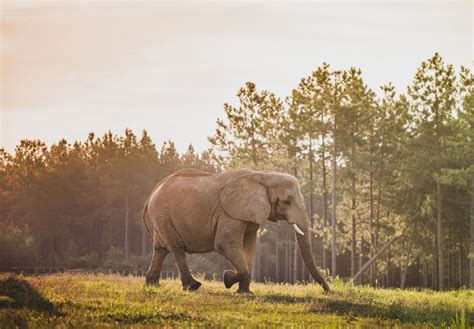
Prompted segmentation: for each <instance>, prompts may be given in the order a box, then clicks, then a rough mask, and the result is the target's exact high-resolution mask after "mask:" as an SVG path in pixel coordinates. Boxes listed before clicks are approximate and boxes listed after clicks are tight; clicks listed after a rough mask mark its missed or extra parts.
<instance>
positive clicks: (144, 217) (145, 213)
mask: <svg viewBox="0 0 474 329" xmlns="http://www.w3.org/2000/svg"><path fill="white" fill-rule="evenodd" d="M149 201H150V198H148V200H146V203H145V206H144V207H143V212H142V221H143V225H145V228H146V231H147V232H148V236H149V237H150V239H151V240H153V235H152V234H151V230H150V226H148V222H147V220H146V217H147V215H148V202H149Z"/></svg>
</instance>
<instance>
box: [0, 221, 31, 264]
mask: <svg viewBox="0 0 474 329" xmlns="http://www.w3.org/2000/svg"><path fill="white" fill-rule="evenodd" d="M35 259H36V249H35V245H34V240H33V237H32V236H31V234H30V232H29V229H28V227H23V228H20V227H17V226H13V225H10V224H3V225H2V229H1V230H0V268H9V267H13V266H31V265H33V264H34V262H35Z"/></svg>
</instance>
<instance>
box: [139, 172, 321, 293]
mask: <svg viewBox="0 0 474 329" xmlns="http://www.w3.org/2000/svg"><path fill="white" fill-rule="evenodd" d="M147 215H149V217H150V219H151V221H152V222H153V226H154V234H153V237H152V238H153V246H154V248H153V256H152V260H151V265H150V268H149V270H148V272H147V274H146V283H147V284H157V283H158V282H159V278H160V272H161V265H162V263H163V260H164V258H165V257H166V255H167V254H168V253H169V252H171V253H172V254H173V256H174V258H175V260H176V263H177V265H178V268H179V272H180V277H181V282H182V285H183V289H185V290H191V291H192V290H197V289H198V288H199V287H200V286H201V283H200V282H198V281H196V280H195V279H194V278H193V276H192V275H191V272H190V271H189V268H188V265H187V263H186V253H190V254H192V253H206V252H210V251H217V252H219V253H220V254H222V255H223V256H224V257H225V258H227V259H228V260H229V262H230V263H231V264H232V265H233V266H234V267H235V271H230V270H227V271H225V272H224V283H225V286H226V287H227V288H230V287H232V285H234V284H235V283H237V282H238V283H239V289H238V292H242V293H248V292H250V290H249V286H250V278H251V270H252V262H253V258H254V253H255V243H256V239H257V230H258V228H259V226H260V225H261V224H262V223H263V222H264V221H265V220H270V221H272V222H276V221H277V220H286V221H287V222H288V223H290V224H292V225H293V227H294V229H295V231H296V237H297V240H298V245H299V248H300V251H301V255H302V258H303V260H304V262H305V264H306V267H307V268H308V270H309V272H310V273H311V275H312V276H313V277H314V279H315V280H316V282H318V283H319V284H321V286H322V287H323V288H324V290H325V291H326V292H328V291H329V286H328V284H327V283H326V281H325V279H324V278H323V276H322V275H321V274H320V272H319V271H318V269H317V267H316V265H315V262H314V259H313V255H312V251H311V238H310V231H309V218H308V214H307V211H306V207H305V204H304V200H303V196H302V195H301V191H300V189H299V186H298V181H297V180H296V178H295V177H293V176H291V175H287V174H280V173H273V172H258V171H253V170H233V171H227V172H224V173H219V174H210V173H206V172H202V171H199V170H195V169H185V170H180V171H178V172H176V173H174V174H172V175H170V176H168V177H166V178H165V179H163V180H162V181H161V182H160V183H159V184H158V185H157V186H156V187H155V189H154V190H153V192H152V193H151V195H150V197H149V198H148V200H147V202H146V204H145V207H144V209H143V216H142V219H143V222H144V224H145V226H146V229H147V231H148V233H149V234H150V236H151V232H150V228H149V227H148V225H147V222H146V217H147Z"/></svg>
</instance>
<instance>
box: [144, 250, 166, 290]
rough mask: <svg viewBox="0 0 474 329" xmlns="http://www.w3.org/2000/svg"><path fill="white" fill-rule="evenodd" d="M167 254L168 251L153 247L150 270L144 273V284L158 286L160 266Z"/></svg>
mask: <svg viewBox="0 0 474 329" xmlns="http://www.w3.org/2000/svg"><path fill="white" fill-rule="evenodd" d="M168 253H169V251H168V249H166V248H164V247H161V246H154V248H153V255H152V258H151V264H150V268H149V269H148V271H147V272H146V284H159V282H160V275H161V265H162V264H163V261H164V260H165V257H166V255H168Z"/></svg>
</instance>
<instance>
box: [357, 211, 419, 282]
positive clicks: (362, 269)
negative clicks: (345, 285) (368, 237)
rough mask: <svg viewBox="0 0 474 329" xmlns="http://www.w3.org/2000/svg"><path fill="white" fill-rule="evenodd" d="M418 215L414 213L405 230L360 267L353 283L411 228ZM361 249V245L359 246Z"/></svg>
mask: <svg viewBox="0 0 474 329" xmlns="http://www.w3.org/2000/svg"><path fill="white" fill-rule="evenodd" d="M418 213H419V212H416V214H415V215H414V216H413V217H412V218H411V220H410V221H409V222H408V223H407V225H406V226H405V228H404V229H403V231H402V233H401V234H400V235H395V236H393V237H392V238H391V239H390V240H388V241H387V242H386V243H385V244H384V245H383V246H382V248H380V249H379V251H377V253H376V254H375V255H374V256H373V257H371V258H370V259H369V260H368V261H367V262H366V263H365V264H364V266H361V267H360V269H359V271H358V272H357V273H356V274H355V275H354V276H353V277H352V280H353V281H354V282H357V279H358V278H359V277H360V276H361V275H362V273H364V271H365V270H366V269H367V268H369V267H370V265H372V263H373V262H374V261H375V260H376V259H378V258H379V257H380V255H382V254H383V252H384V251H385V250H387V249H388V247H390V246H391V245H392V244H393V243H394V242H395V241H397V240H398V239H399V238H401V237H402V236H403V235H404V234H405V232H406V230H407V229H408V228H409V227H410V226H411V224H413V223H414V222H415V219H416V217H417V216H418ZM361 247H362V245H361Z"/></svg>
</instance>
